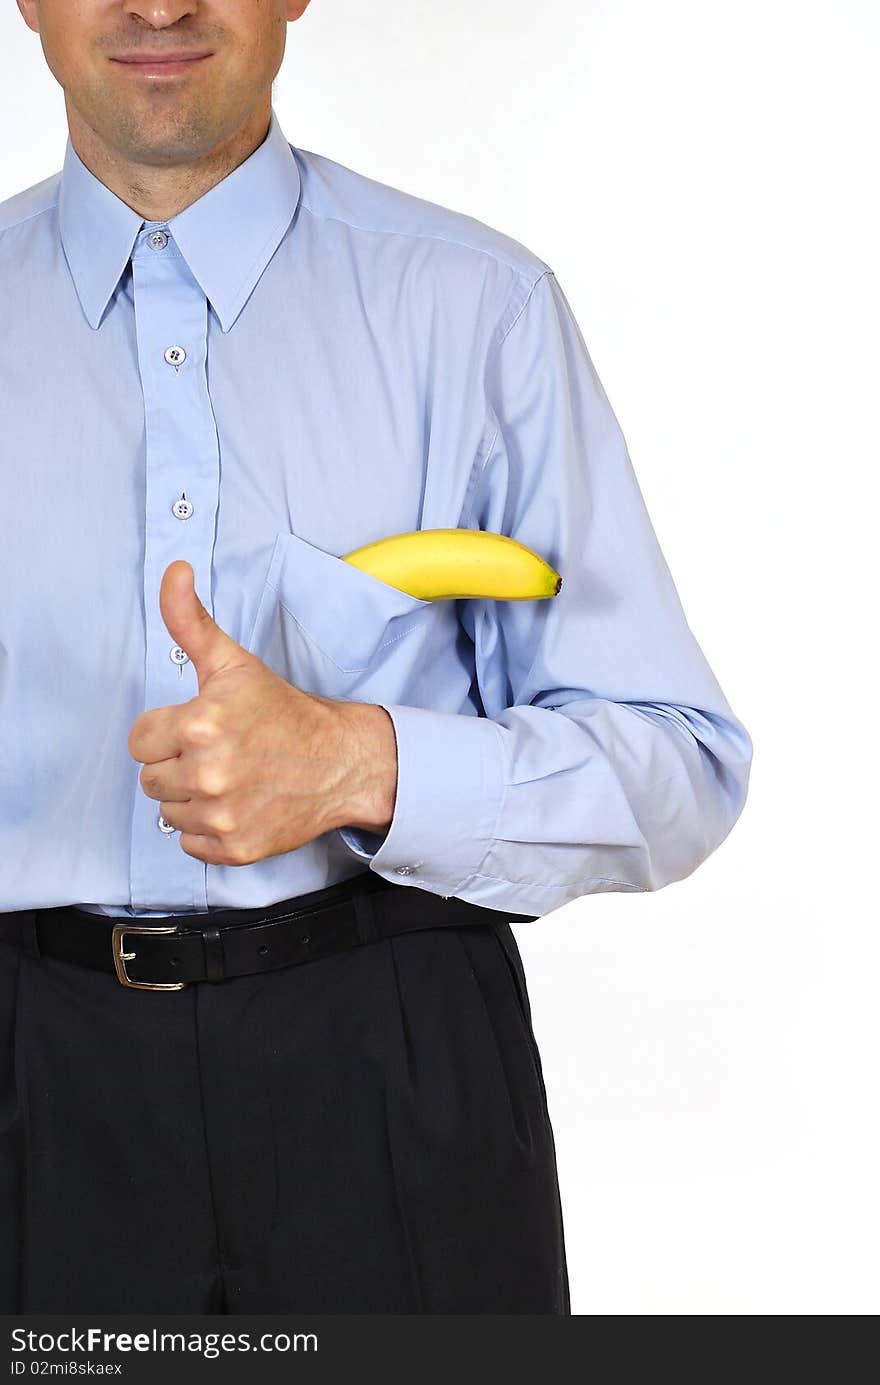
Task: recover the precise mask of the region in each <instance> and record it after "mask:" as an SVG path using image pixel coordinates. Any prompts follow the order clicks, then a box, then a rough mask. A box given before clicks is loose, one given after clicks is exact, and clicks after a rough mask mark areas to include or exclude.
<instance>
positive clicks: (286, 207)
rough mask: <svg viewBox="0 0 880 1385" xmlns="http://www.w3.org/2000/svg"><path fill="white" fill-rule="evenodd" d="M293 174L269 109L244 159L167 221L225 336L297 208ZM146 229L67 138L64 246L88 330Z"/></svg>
mask: <svg viewBox="0 0 880 1385" xmlns="http://www.w3.org/2000/svg"><path fill="white" fill-rule="evenodd" d="M299 195H300V174H299V168H298V167H297V163H296V159H295V158H294V156H293V151H292V149H291V147H290V145H289V144H288V142H287V140H286V139H285V137H284V134H283V133H282V130H281V126H280V125H279V123H278V118H277V116H276V114H275V111H274V108H273V110H272V118H271V122H270V125H269V132H268V134H267V135H266V138H265V139H264V141H263V143H262V144H261V145H260V146H259V148H257V149H255V150H254V152H253V153H252V154H251V155H250V157H249V158H247V159H245V160H244V162H243V163H241V164H239V165H238V167H237V168H235V169H233V171H232V172H231V173H230V174H228V175H227V176H226V177H225V178H223V179H222V180H221V181H220V182H219V183H217V184H215V186H214V187H212V188H210V189H209V190H208V192H206V193H204V195H203V196H202V197H200V198H199V199H198V200H197V201H196V202H193V203H192V204H191V205H190V206H189V207H186V208H184V210H183V211H182V212H178V214H177V216H173V217H170V218H169V219H168V220H167V221H163V222H161V223H159V222H155V223H154V222H150V223H149V224H150V225H151V226H153V225H162V226H167V227H168V229H169V231H170V232H171V234H172V236H173V237H174V241H175V243H176V245H177V247H178V249H179V250H180V253H181V254H182V255H183V257H184V259H185V260H186V262H187V265H188V266H189V268H190V271H191V272H192V274H193V277H194V278H195V279H196V281H197V282H198V284H199V287H200V288H201V289H202V291H203V292H204V294H205V296H206V297H207V298H208V300H209V301H210V303H211V306H212V308H213V309H214V311H215V313H216V314H217V317H218V318H219V320H220V325H221V327H222V329H223V331H224V332H228V331H229V329H230V327H231V326H232V325H233V323H234V322H235V320H236V318H237V317H238V314H239V313H240V312H241V310H242V308H243V307H244V305H245V303H246V302H247V300H248V298H249V297H250V294H251V293H252V292H253V289H254V286H255V284H256V283H257V281H258V279H259V278H260V275H261V274H262V273H263V270H264V269H265V268H266V265H267V264H268V263H269V260H270V259H271V258H272V256H273V254H274V253H275V251H276V249H277V248H278V245H279V243H280V241H281V239H282V237H283V235H284V233H285V231H286V230H287V228H288V226H289V225H290V222H291V220H292V218H293V215H294V213H295V211H296V209H297V205H298V203H299ZM146 224H147V223H146V222H145V221H144V218H143V217H142V216H140V215H139V214H138V213H137V212H136V211H133V210H132V208H131V207H129V206H128V205H127V203H125V202H123V201H122V200H121V198H119V197H117V196H116V194H115V193H114V192H111V191H110V189H109V188H108V187H107V186H106V184H104V183H102V182H101V181H100V179H98V178H96V177H95V176H94V174H93V173H91V172H90V170H89V169H88V168H86V166H85V164H84V163H83V162H82V160H81V159H80V158H79V156H78V155H77V153H76V150H75V149H74V147H73V145H72V143H71V141H70V136H69V135H68V138H67V147H66V150H65V154H64V168H63V171H62V174H61V184H60V189H59V194H58V225H59V231H60V235H61V243H62V245H63V247H64V254H65V256H66V259H67V263H68V266H69V268H70V273H71V275H72V277H73V282H74V285H75V286H76V291H77V295H78V297H79V301H80V303H81V304H82V309H83V312H84V313H85V315H86V317H87V318H88V321H89V323H90V325H91V326H92V327H94V328H97V327H99V326H100V324H101V319H102V317H103V315H104V310H105V309H106V307H107V304H108V303H109V301H110V299H111V298H112V296H113V293H114V292H115V290H116V286H117V284H118V283H119V280H120V277H121V275H122V273H123V271H124V269H125V267H126V265H127V264H128V261H129V258H130V257H131V254H132V251H133V250H134V246H135V241H136V240H137V237H138V234H139V232H140V230H141V228H142V227H143V226H144V225H146Z"/></svg>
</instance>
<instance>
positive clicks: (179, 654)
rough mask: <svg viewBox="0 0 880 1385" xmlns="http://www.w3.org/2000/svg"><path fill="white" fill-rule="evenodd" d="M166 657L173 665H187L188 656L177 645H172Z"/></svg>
mask: <svg viewBox="0 0 880 1385" xmlns="http://www.w3.org/2000/svg"><path fill="white" fill-rule="evenodd" d="M168 657H169V659H170V660H171V662H172V663H173V664H188V663H189V655H188V654H187V652H186V650H185V649H181V647H180V645H179V644H173V645H172V646H171V649H170V650H169V652H168Z"/></svg>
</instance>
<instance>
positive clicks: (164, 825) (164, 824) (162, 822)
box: [156, 813, 177, 835]
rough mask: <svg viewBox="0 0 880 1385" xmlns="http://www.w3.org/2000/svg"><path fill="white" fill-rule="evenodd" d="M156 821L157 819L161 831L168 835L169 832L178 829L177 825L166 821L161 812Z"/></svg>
mask: <svg viewBox="0 0 880 1385" xmlns="http://www.w3.org/2000/svg"><path fill="white" fill-rule="evenodd" d="M156 821H157V822H158V824H159V831H160V832H164V833H165V834H166V835H167V834H168V833H169V832H176V831H177V828H176V827H172V826H171V823H170V822H166V821H165V819H164V818H163V817H162V814H161V813H160V814H159V816H158V818H157V819H156Z"/></svg>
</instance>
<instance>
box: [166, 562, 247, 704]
mask: <svg viewBox="0 0 880 1385" xmlns="http://www.w3.org/2000/svg"><path fill="white" fill-rule="evenodd" d="M159 610H160V611H161V613H162V619H163V621H164V622H165V627H166V629H167V630H168V632H169V634H170V635H171V636H172V637H173V639H174V640H175V641H176V643H177V644H178V645H180V648H181V649H183V650H185V651H186V653H187V654H188V655H189V657H190V659H191V660H192V662H193V666H194V667H195V671H196V676H197V677H198V680H199V691H200V692H201V690H202V688H203V687H204V686H205V683H206V682H207V680H208V679H209V678H211V677H212V676H213V675H214V674H215V673H219V672H220V671H221V669H224V668H232V667H235V666H236V665H240V664H241V663H242V662H244V660H245V659H246V658H247V657H248V654H247V650H245V649H242V647H241V645H240V644H238V643H237V642H236V641H235V640H234V639H233V638H232V636H231V635H227V634H226V632H225V631H224V630H221V629H220V626H219V625H218V624H217V622H216V621H215V620H214V617H213V616H212V615H211V613H210V611H207V610H205V607H204V606H203V605H202V603H201V601H200V600H199V598H198V597H197V596H196V587H195V573H194V572H193V569H192V567H191V565H190V564H189V563H187V562H184V561H183V559H178V560H177V561H175V562H173V563H169V565H168V567H167V568H166V569H165V572H164V574H163V577H162V583H161V585H160V587H159Z"/></svg>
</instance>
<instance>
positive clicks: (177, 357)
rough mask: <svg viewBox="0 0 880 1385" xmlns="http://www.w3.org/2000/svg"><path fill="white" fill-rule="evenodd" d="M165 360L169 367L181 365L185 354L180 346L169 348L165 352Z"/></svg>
mask: <svg viewBox="0 0 880 1385" xmlns="http://www.w3.org/2000/svg"><path fill="white" fill-rule="evenodd" d="M165 359H166V361H167V362H168V364H169V365H183V363H184V361H185V360H186V352H185V351H184V349H183V347H182V346H169V347H168V349H167V351H166V352H165Z"/></svg>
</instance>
